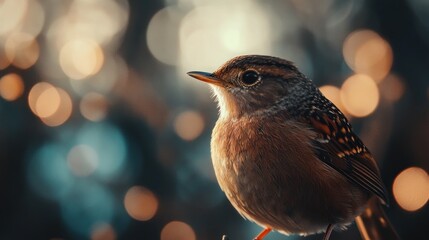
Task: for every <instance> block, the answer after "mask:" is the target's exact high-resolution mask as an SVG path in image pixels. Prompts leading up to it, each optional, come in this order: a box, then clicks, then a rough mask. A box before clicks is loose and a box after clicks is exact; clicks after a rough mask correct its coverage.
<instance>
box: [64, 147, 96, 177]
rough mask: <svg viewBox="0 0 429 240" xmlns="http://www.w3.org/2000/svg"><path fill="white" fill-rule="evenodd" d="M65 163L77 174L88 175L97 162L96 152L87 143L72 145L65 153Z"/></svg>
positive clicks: (93, 169)
mask: <svg viewBox="0 0 429 240" xmlns="http://www.w3.org/2000/svg"><path fill="white" fill-rule="evenodd" d="M67 164H68V166H69V168H70V170H71V171H72V172H73V173H74V174H75V175H77V176H88V175H90V174H91V173H93V172H94V171H95V169H96V168H97V166H98V164H99V159H98V154H97V152H96V151H95V150H94V149H93V148H91V147H90V146H87V145H77V146H74V147H73V148H72V149H71V150H70V152H69V154H68V155H67Z"/></svg>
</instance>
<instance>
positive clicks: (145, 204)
mask: <svg viewBox="0 0 429 240" xmlns="http://www.w3.org/2000/svg"><path fill="white" fill-rule="evenodd" d="M124 205H125V209H126V210H127V212H128V214H129V215H130V216H131V217H132V218H134V219H136V220H139V221H147V220H150V219H152V218H153V217H154V216H155V214H156V212H157V210H158V199H157V198H156V196H155V194H153V193H152V192H151V191H150V190H148V189H146V188H144V187H140V186H134V187H131V188H130V189H128V191H127V193H126V194H125V198H124Z"/></svg>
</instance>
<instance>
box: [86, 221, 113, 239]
mask: <svg viewBox="0 0 429 240" xmlns="http://www.w3.org/2000/svg"><path fill="white" fill-rule="evenodd" d="M115 239H116V232H115V229H114V228H113V227H112V225H110V224H108V223H98V224H96V226H95V227H93V229H92V231H91V240H115Z"/></svg>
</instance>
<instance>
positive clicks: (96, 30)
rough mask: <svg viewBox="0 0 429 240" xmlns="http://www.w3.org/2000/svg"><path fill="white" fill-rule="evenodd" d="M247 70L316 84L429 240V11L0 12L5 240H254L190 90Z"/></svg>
mask: <svg viewBox="0 0 429 240" xmlns="http://www.w3.org/2000/svg"><path fill="white" fill-rule="evenodd" d="M240 54H267V55H274V56H278V57H282V58H286V59H289V60H292V61H294V62H295V63H296V64H297V66H298V67H299V68H300V69H301V70H302V71H303V72H304V73H305V74H306V75H307V76H309V77H310V78H311V79H313V81H314V82H315V83H316V84H317V85H318V86H320V87H321V90H322V91H323V92H324V93H325V94H326V96H327V97H328V98H329V99H331V101H333V102H334V103H335V104H336V105H337V106H339V107H340V108H341V109H342V110H343V111H344V112H345V113H346V115H347V116H348V118H349V119H350V120H351V122H352V124H353V126H354V129H355V131H356V132H357V133H358V135H359V136H361V138H362V139H363V140H364V142H365V143H366V144H367V146H368V147H369V149H371V151H372V152H373V153H374V155H375V157H376V159H377V161H378V163H379V165H380V168H381V172H382V176H383V180H384V182H385V183H386V185H387V187H388V190H389V192H390V197H391V202H392V204H391V207H390V208H388V209H386V211H387V213H388V215H389V217H390V218H391V221H392V223H393V224H394V225H395V226H396V228H397V231H398V233H399V234H400V235H401V236H402V238H403V239H429V234H428V233H427V228H428V227H429V225H428V223H429V206H428V204H426V203H427V201H428V198H429V177H428V174H427V171H428V170H429V161H428V159H429V151H428V149H429V140H428V136H429V78H428V68H429V2H428V1H425V0H376V1H370V0H355V1H351V0H346V1H345V0H319V1H311V0H288V1H283V0H266V1H262V0H235V1H227V0H217V1H208V0H164V1H163V0H158V1H138V0H130V1H126V0H73V1H72V0H63V1H56V0H2V1H0V190H1V197H0V239H47V240H60V239H64V240H65V239H92V240H112V239H161V240H196V239H209V240H211V239H219V240H220V238H221V236H222V235H223V234H228V235H229V236H230V238H231V239H232V240H242V239H252V237H253V236H255V235H256V234H257V233H258V232H259V231H260V230H261V229H260V227H258V226H256V225H255V224H253V223H251V222H249V221H245V220H243V219H242V218H241V217H240V216H239V215H238V214H237V213H236V212H235V210H233V208H232V207H231V205H230V204H229V202H228V201H227V200H226V198H225V196H224V194H223V193H222V192H221V190H220V189H219V187H218V185H217V183H216V179H215V177H214V173H213V170H212V165H211V160H210V149H209V142H210V134H211V129H212V127H213V126H214V124H215V121H216V118H217V108H216V104H215V103H214V101H213V98H212V93H211V92H210V89H209V87H208V86H207V85H205V84H203V83H201V82H199V81H196V80H194V79H191V78H190V77H188V76H187V75H186V72H188V71H191V70H201V71H209V72H211V71H214V70H215V69H216V68H217V67H219V66H220V65H221V64H222V63H223V62H225V61H226V60H228V59H230V58H231V57H234V56H237V55H240ZM266 239H267V240H278V239H290V240H292V239H295V240H296V239H321V236H320V235H318V236H310V237H306V238H302V237H298V236H290V237H286V236H283V235H280V234H278V233H272V234H270V235H269V236H268V237H267V238H266ZM332 239H360V237H359V233H358V231H357V228H356V226H355V224H353V225H351V226H350V228H349V230H348V231H345V232H341V233H338V232H336V233H334V234H333V236H332Z"/></svg>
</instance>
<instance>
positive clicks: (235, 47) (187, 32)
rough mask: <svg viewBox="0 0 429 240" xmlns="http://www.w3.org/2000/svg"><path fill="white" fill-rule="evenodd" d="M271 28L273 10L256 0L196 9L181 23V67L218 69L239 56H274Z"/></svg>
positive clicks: (206, 5)
mask: <svg viewBox="0 0 429 240" xmlns="http://www.w3.org/2000/svg"><path fill="white" fill-rule="evenodd" d="M255 29H258V34H255ZM271 29H272V28H271V27H270V14H269V11H267V10H266V9H264V8H263V7H262V6H261V5H259V4H257V3H255V2H254V1H229V2H228V4H219V3H218V2H216V1H213V3H211V4H205V5H204V6H200V7H196V8H194V9H193V10H192V11H190V12H189V13H188V14H187V15H186V16H185V17H184V18H183V20H182V21H181V25H180V29H179V60H180V62H179V63H180V66H181V67H182V68H184V69H216V68H217V67H218V66H219V65H220V64H222V63H223V62H225V60H226V59H230V58H232V57H234V56H237V55H239V54H244V53H249V52H256V53H259V54H270V53H271V41H272V39H273V38H274V37H273V35H274V34H275V33H273V32H272V31H271Z"/></svg>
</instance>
